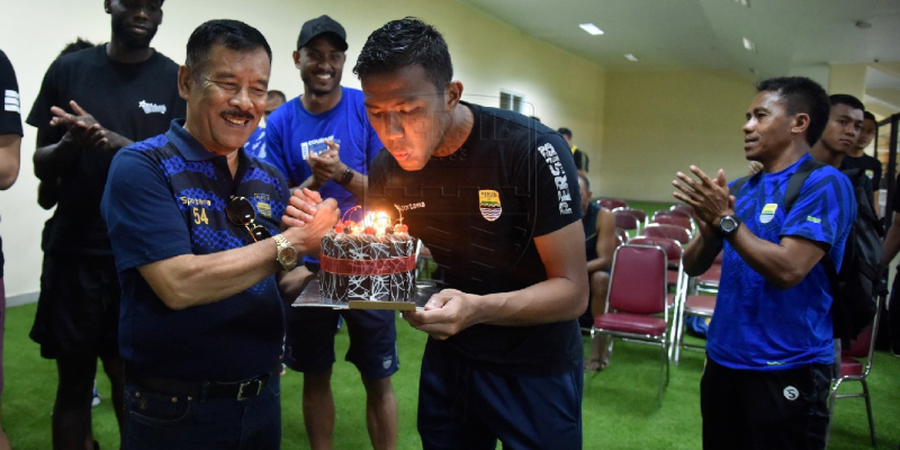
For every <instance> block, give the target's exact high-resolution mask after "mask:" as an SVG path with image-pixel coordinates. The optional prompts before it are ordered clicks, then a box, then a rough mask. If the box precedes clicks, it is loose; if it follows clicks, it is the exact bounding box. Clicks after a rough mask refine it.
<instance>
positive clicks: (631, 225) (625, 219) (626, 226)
mask: <svg viewBox="0 0 900 450" xmlns="http://www.w3.org/2000/svg"><path fill="white" fill-rule="evenodd" d="M613 215H614V216H615V217H616V228H621V229H623V230H625V231H630V232H632V233H634V234H638V233H640V232H641V228H642V225H643V222H642V221H640V220H638V219H637V217H635V216H633V215H631V214H620V213H614V214H613Z"/></svg>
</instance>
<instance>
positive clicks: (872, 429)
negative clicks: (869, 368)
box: [859, 378, 877, 447]
mask: <svg viewBox="0 0 900 450" xmlns="http://www.w3.org/2000/svg"><path fill="white" fill-rule="evenodd" d="M859 381H860V382H862V387H863V395H864V396H865V398H866V413H868V414H869V436H871V438H872V447H875V446H876V445H877V444H876V443H875V419H874V418H873V417H872V399H871V398H870V397H869V385H868V384H867V383H866V379H865V378H863V379H862V380H859Z"/></svg>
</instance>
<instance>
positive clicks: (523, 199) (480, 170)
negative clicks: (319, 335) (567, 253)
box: [369, 103, 582, 375]
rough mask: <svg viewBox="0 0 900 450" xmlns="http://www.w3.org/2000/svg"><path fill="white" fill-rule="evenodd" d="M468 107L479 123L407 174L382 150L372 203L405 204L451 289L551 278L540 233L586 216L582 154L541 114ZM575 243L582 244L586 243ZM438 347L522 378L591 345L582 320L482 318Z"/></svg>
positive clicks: (511, 286)
mask: <svg viewBox="0 0 900 450" xmlns="http://www.w3.org/2000/svg"><path fill="white" fill-rule="evenodd" d="M463 105H465V106H467V107H469V108H470V109H471V110H472V113H473V115H474V125H473V128H472V131H471V133H470V135H469V137H468V139H467V140H466V142H465V143H464V144H463V145H462V147H461V148H459V149H458V150H457V151H456V152H455V153H453V154H452V155H450V156H447V157H444V158H438V157H432V158H431V160H430V161H429V162H428V163H427V164H426V166H425V167H424V168H423V169H422V170H419V171H414V172H407V171H404V170H403V169H401V168H400V167H399V165H398V164H397V162H396V160H394V158H393V157H392V156H391V155H390V154H389V153H388V152H387V151H386V150H382V151H381V153H379V154H378V156H377V157H376V158H375V161H374V162H373V164H372V168H371V170H370V172H369V177H370V178H369V180H370V181H369V182H370V196H369V200H370V202H371V203H370V204H374V205H379V204H380V205H393V206H388V207H387V208H389V209H390V210H392V213H393V214H396V210H395V209H394V208H395V207H396V208H398V209H400V210H401V211H402V215H403V222H404V223H405V224H406V225H408V226H409V233H410V234H411V235H412V236H414V237H417V238H419V239H421V240H422V241H423V242H424V243H425V246H427V247H428V249H429V250H431V253H432V255H433V257H434V260H435V262H436V263H437V264H438V267H439V270H440V271H441V272H442V273H443V276H444V280H443V281H444V282H445V284H446V287H449V288H455V289H459V290H461V291H463V292H467V293H472V294H479V295H483V294H490V293H496V292H509V291H514V290H518V289H523V288H526V287H528V286H531V285H533V284H536V283H538V282H540V281H544V280H546V279H547V275H546V271H545V268H544V265H543V263H542V262H541V259H540V255H539V254H538V252H537V249H536V248H535V246H534V238H535V237H536V236H542V235H545V234H549V233H552V232H554V231H556V230H559V229H561V228H563V227H565V226H566V225H569V224H571V223H572V222H575V221H578V220H580V219H581V216H582V211H581V202H580V196H579V193H578V180H577V177H576V175H575V163H574V161H573V159H572V153H571V152H570V151H569V150H568V146H567V145H566V143H565V141H564V140H563V139H562V137H561V136H560V135H558V134H557V133H555V132H554V131H553V130H551V129H549V128H547V127H546V126H544V125H541V124H540V123H538V122H536V121H534V120H530V119H528V118H526V117H524V116H521V115H519V114H515V113H511V112H509V111H503V110H498V109H494V108H484V107H480V106H477V105H471V104H468V103H463ZM382 208H384V206H382ZM387 208H385V209H387ZM573 250H577V251H582V250H581V248H580V243H579V245H578V248H577V249H573ZM432 344H435V343H432ZM438 344H440V345H444V344H446V345H449V346H450V347H452V348H453V349H455V350H456V351H458V352H460V353H462V354H463V355H466V356H468V357H469V358H470V360H471V361H472V363H473V364H478V365H479V366H480V367H484V368H487V369H489V370H493V371H498V372H503V373H510V374H516V375H523V374H534V375H549V374H559V373H563V372H565V371H568V370H571V365H572V364H573V363H574V361H576V359H577V358H578V357H579V356H580V353H581V352H582V348H581V338H580V335H579V331H578V325H577V322H576V321H575V320H571V321H566V322H557V323H548V324H542V325H536V326H522V327H509V326H495V325H484V324H482V325H476V326H473V327H471V328H468V329H466V330H464V331H462V332H461V333H459V334H458V335H456V336H453V337H451V338H450V339H447V340H446V341H441V342H440V343H438Z"/></svg>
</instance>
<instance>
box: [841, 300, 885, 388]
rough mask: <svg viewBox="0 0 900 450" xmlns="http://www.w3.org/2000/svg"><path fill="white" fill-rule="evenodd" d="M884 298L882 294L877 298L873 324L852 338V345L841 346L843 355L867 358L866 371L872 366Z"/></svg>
mask: <svg viewBox="0 0 900 450" xmlns="http://www.w3.org/2000/svg"><path fill="white" fill-rule="evenodd" d="M883 300H884V298H883V297H882V296H878V298H876V299H875V318H874V319H872V326H870V327H867V328H866V329H865V330H863V332H862V333H860V334H859V336H857V337H856V339H852V340H850V345H849V346H847V347H846V348H841V356H850V357H853V358H863V357H865V358H867V361H866V364H867V366H866V371H867V372H868V368H869V367H871V366H872V355H873V354H874V353H875V339H873V336H877V335H878V321H879V320H880V319H881V302H882V301H883Z"/></svg>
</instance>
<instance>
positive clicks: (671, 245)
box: [628, 236, 684, 266]
mask: <svg viewBox="0 0 900 450" xmlns="http://www.w3.org/2000/svg"><path fill="white" fill-rule="evenodd" d="M628 243H629V244H634V245H648V246H655V247H659V248H661V249H663V251H664V252H666V261H667V262H668V264H669V265H670V266H672V265H677V264H679V263H680V262H681V254H682V252H683V251H684V250H683V249H682V247H681V244H679V243H678V241H676V240H674V239H671V238H667V237H660V236H635V237H633V238H631V240H630V241H628Z"/></svg>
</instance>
